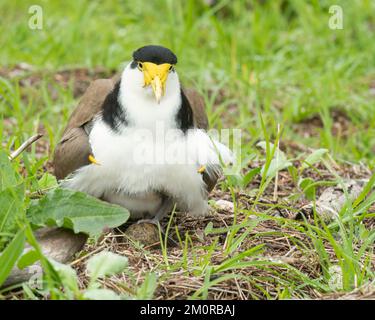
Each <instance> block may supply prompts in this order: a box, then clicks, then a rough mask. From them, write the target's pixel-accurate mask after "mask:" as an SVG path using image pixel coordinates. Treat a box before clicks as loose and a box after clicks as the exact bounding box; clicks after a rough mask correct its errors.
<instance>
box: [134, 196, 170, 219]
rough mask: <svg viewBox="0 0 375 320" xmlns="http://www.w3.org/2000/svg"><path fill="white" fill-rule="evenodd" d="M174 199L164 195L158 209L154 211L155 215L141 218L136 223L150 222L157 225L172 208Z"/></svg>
mask: <svg viewBox="0 0 375 320" xmlns="http://www.w3.org/2000/svg"><path fill="white" fill-rule="evenodd" d="M173 206H174V201H173V200H172V198H170V197H166V198H165V199H164V200H163V202H162V204H161V206H160V207H159V209H158V211H157V212H156V214H155V216H154V217H153V218H152V219H142V220H138V221H137V223H145V222H147V223H152V224H155V225H158V224H159V223H160V221H161V220H162V219H163V218H164V217H165V216H166V215H167V214H168V213H169V212H170V211H171V210H172V209H173Z"/></svg>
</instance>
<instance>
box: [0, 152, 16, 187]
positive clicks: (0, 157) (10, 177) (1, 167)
mask: <svg viewBox="0 0 375 320" xmlns="http://www.w3.org/2000/svg"><path fill="white" fill-rule="evenodd" d="M19 183H20V177H19V174H18V173H17V172H16V171H15V170H14V169H13V167H12V164H11V162H10V160H9V159H8V155H7V154H6V152H4V151H3V150H0V190H4V189H5V188H8V187H12V186H15V185H16V184H19Z"/></svg>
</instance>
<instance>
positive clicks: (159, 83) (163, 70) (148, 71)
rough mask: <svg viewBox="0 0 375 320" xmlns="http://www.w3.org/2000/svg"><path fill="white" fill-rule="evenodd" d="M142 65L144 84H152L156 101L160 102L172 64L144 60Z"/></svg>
mask: <svg viewBox="0 0 375 320" xmlns="http://www.w3.org/2000/svg"><path fill="white" fill-rule="evenodd" d="M142 66H143V68H142V70H143V76H144V86H145V87H146V86H148V85H150V84H151V86H152V90H153V91H154V95H155V98H156V101H157V103H160V99H161V97H162V96H163V95H164V93H165V83H166V81H167V78H168V73H169V70H170V67H171V66H172V65H171V64H169V63H163V64H155V63H152V62H143V63H142Z"/></svg>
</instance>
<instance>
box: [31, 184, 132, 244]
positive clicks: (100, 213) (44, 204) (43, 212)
mask: <svg viewBox="0 0 375 320" xmlns="http://www.w3.org/2000/svg"><path fill="white" fill-rule="evenodd" d="M27 215H28V217H29V219H30V222H31V223H33V224H35V225H37V226H46V225H47V226H58V227H65V228H69V229H72V230H74V232H76V233H79V232H83V233H86V234H88V235H90V236H93V237H95V236H98V235H100V234H101V232H102V231H103V229H105V228H114V227H118V226H120V225H122V224H124V223H125V222H126V221H127V220H128V218H129V212H128V211H127V210H126V209H125V208H123V207H120V206H118V205H114V204H109V203H107V202H104V201H101V200H99V199H96V198H94V197H91V196H89V195H87V194H85V193H82V192H78V191H73V190H69V189H61V188H57V189H55V190H53V191H51V192H49V193H47V194H46V195H45V196H44V197H43V198H41V199H39V200H34V201H33V202H32V203H31V205H30V208H29V209H28V210H27Z"/></svg>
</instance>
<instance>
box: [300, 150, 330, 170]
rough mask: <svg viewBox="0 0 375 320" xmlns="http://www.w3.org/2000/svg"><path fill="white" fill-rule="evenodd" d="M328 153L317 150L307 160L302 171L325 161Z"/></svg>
mask: <svg viewBox="0 0 375 320" xmlns="http://www.w3.org/2000/svg"><path fill="white" fill-rule="evenodd" d="M327 152H328V149H317V150H314V151H313V152H312V153H311V154H310V155H309V156H308V157H307V158H306V159H305V160H304V163H303V164H302V166H301V169H302V170H304V169H306V168H308V167H309V166H312V165H313V164H315V163H317V162H319V161H320V160H322V159H323V156H324V155H325V154H326V153H327Z"/></svg>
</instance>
